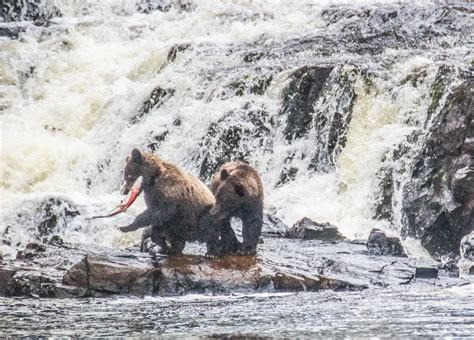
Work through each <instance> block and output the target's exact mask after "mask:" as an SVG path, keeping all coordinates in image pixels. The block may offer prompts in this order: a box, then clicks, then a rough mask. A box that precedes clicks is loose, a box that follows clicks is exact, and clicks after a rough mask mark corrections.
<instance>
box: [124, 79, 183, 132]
mask: <svg viewBox="0 0 474 340" xmlns="http://www.w3.org/2000/svg"><path fill="white" fill-rule="evenodd" d="M174 92H175V90H174V89H164V88H162V87H160V86H158V87H156V88H155V89H154V90H153V91H152V92H151V94H150V97H149V98H148V99H147V100H145V102H144V103H143V105H142V107H141V108H140V110H139V111H138V113H137V114H136V115H135V116H133V117H132V118H131V119H130V124H136V123H137V122H139V121H140V120H141V118H143V117H144V116H145V115H146V114H148V113H149V112H150V111H152V110H154V109H156V108H159V107H160V106H161V105H163V104H164V103H165V102H166V101H167V100H168V99H170V98H171V97H172V96H173V95H174Z"/></svg>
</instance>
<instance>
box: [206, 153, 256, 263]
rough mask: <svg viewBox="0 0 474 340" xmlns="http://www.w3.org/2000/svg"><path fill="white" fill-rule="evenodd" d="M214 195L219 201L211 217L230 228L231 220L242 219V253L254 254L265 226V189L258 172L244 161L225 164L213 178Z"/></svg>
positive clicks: (212, 210) (212, 189)
mask: <svg viewBox="0 0 474 340" xmlns="http://www.w3.org/2000/svg"><path fill="white" fill-rule="evenodd" d="M211 191H212V193H213V194H214V196H215V198H216V203H215V204H214V206H213V207H212V209H211V215H213V216H215V217H216V219H217V220H220V221H221V222H220V223H223V225H230V218H231V217H237V218H239V219H240V220H241V221H242V238H243V242H242V244H239V248H240V249H239V252H240V253H242V254H249V255H250V254H255V253H256V251H257V244H258V240H259V238H260V235H261V233H262V224H263V185H262V180H261V178H260V176H259V174H258V173H257V171H256V170H255V169H254V168H253V167H251V166H250V165H248V164H246V163H244V162H241V161H236V162H229V163H226V164H224V165H222V166H221V167H220V168H219V170H218V171H217V172H216V173H215V174H214V175H213V177H212V183H211Z"/></svg>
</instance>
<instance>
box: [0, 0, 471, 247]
mask: <svg viewBox="0 0 474 340" xmlns="http://www.w3.org/2000/svg"><path fill="white" fill-rule="evenodd" d="M11 3H13V2H9V1H7V2H6V4H2V5H0V7H1V14H2V18H3V20H4V21H5V22H1V21H0V120H1V124H2V137H1V143H2V146H1V159H0V167H1V181H0V186H1V191H2V195H1V196H2V197H1V210H2V223H1V224H0V238H2V239H3V246H2V247H3V248H4V253H5V254H10V255H11V254H14V253H15V251H16V249H17V248H18V247H19V246H20V245H24V244H25V243H27V242H29V241H31V240H35V239H36V240H38V239H40V240H41V239H43V238H44V237H46V236H47V234H48V233H49V232H53V233H56V234H59V235H60V236H61V237H62V238H64V240H66V241H70V242H87V243H96V244H101V245H109V246H110V245H112V246H126V245H129V244H131V243H133V242H134V241H136V240H137V239H138V237H139V236H138V234H136V233H135V234H134V235H130V234H121V233H120V232H118V231H117V230H116V228H115V227H114V226H116V225H124V224H126V223H128V222H129V221H131V220H132V219H133V216H135V215H136V214H137V213H139V212H140V211H141V210H143V209H144V203H143V202H142V201H139V202H137V203H136V204H135V205H134V206H133V207H132V208H131V209H130V210H129V211H128V212H127V213H125V214H123V215H121V216H118V217H116V218H114V219H108V220H93V221H91V220H89V219H88V217H90V216H92V215H94V214H97V213H101V212H104V211H106V210H109V209H111V208H113V207H114V206H115V205H116V204H118V203H119V202H120V200H121V199H122V197H121V195H120V193H119V190H118V189H119V184H120V182H121V179H122V170H123V167H124V162H125V158H126V157H127V155H128V154H129V152H130V150H131V149H132V148H133V147H139V148H141V149H143V150H147V151H150V152H153V153H155V154H156V155H158V156H159V157H161V158H163V159H165V160H167V161H169V162H172V163H175V164H177V165H179V166H180V167H182V168H183V169H185V170H186V171H189V172H191V173H193V174H195V175H196V176H200V178H201V179H202V180H203V181H208V180H209V177H210V175H211V174H212V173H213V172H214V171H215V170H216V169H217V167H218V166H219V165H220V164H222V163H223V162H224V161H228V160H231V159H244V160H246V161H247V162H249V163H250V164H252V165H253V166H255V167H256V168H257V169H258V171H259V172H260V173H261V175H262V178H263V181H264V186H265V193H266V202H265V210H266V211H267V212H268V213H271V214H274V215H275V216H277V217H279V218H280V219H282V220H283V221H284V222H285V223H287V224H289V225H291V224H293V223H295V222H296V221H297V220H299V219H301V218H302V217H305V216H306V217H310V218H312V219H314V220H316V221H320V222H330V223H332V224H334V225H337V226H338V227H339V228H340V230H341V232H342V233H343V234H344V235H345V236H347V237H349V238H363V237H367V235H368V233H369V232H370V230H371V229H372V228H374V227H378V228H382V229H385V230H387V231H389V232H390V233H393V234H396V235H400V234H404V233H403V230H404V225H406V223H407V217H406V211H405V210H404V204H405V203H404V202H406V190H407V189H406V188H407V183H409V182H410V179H411V178H412V175H411V172H410V171H411V170H412V169H413V163H412V161H413V160H414V159H415V158H416V155H418V154H419V153H420V152H421V151H420V150H422V149H423V148H424V145H425V144H424V143H425V141H426V140H427V138H428V136H429V134H430V131H432V130H433V126H434V125H433V124H435V123H436V122H437V118H436V117H437V115H440V114H441V112H442V110H443V103H444V102H445V101H446V100H447V98H448V95H449V93H450V91H451V89H453V88H455V87H456V86H457V85H459V84H461V83H462V82H463V79H465V76H464V75H465V74H466V72H467V71H466V70H469V69H470V68H471V69H472V61H473V59H472V54H471V53H472V51H471V50H469V48H468V47H467V45H466V44H465V43H464V42H465V38H463V37H464V34H465V32H469V30H472V20H471V21H470V20H469V15H470V13H472V9H469V8H468V5H466V6H463V5H459V6H450V5H445V4H440V3H437V2H430V1H417V2H416V3H414V4H412V3H411V2H400V3H396V4H391V3H389V2H375V1H365V2H361V3H356V4H354V3H352V2H346V1H327V2H320V3H318V4H316V3H314V2H313V1H289V0H285V1H279V2H268V1H263V0H260V1H256V0H255V1H251V0H247V1H219V2H215V1H212V2H210V1H204V0H202V1H197V0H196V1H172V0H169V1H156V2H153V1H138V0H137V1H135V2H134V1H125V0H123V1H111V0H108V1H100V2H95V1H90V0H55V1H46V0H43V1H36V2H28V3H30V5H29V6H27V7H24V8H23V10H22V11H20V12H18V10H16V9H15V7H14V6H10V5H9V4H11ZM336 4H337V6H336ZM15 13H17V14H15ZM0 20H1V19H0ZM10 20H14V21H10ZM2 35H3V36H2ZM444 70H447V71H444ZM448 71H449V72H448ZM463 77H464V78H463ZM440 87H441V88H442V90H440V91H441V92H442V93H436V89H439V88H440ZM410 169H411V170H410ZM407 234H408V236H413V235H411V234H410V233H407ZM415 254H416V251H415Z"/></svg>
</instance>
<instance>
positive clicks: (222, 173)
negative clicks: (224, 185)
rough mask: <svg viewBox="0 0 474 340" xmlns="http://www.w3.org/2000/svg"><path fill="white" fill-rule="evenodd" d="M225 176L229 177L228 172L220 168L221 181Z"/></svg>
mask: <svg viewBox="0 0 474 340" xmlns="http://www.w3.org/2000/svg"><path fill="white" fill-rule="evenodd" d="M227 177H229V172H228V171H227V170H226V169H222V170H221V181H223V180H225V179H226V178H227Z"/></svg>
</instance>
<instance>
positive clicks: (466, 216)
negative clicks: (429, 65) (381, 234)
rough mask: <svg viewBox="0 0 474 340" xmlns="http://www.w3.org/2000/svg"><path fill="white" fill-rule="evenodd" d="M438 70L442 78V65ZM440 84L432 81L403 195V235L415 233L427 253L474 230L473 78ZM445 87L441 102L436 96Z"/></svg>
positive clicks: (448, 250)
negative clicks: (425, 123)
mask: <svg viewBox="0 0 474 340" xmlns="http://www.w3.org/2000/svg"><path fill="white" fill-rule="evenodd" d="M439 72H440V74H439V75H438V79H442V77H443V75H444V74H445V73H446V72H447V71H446V69H443V68H441V69H440V71H439ZM442 86H443V83H442V82H441V81H435V83H434V85H433V91H432V100H433V103H434V104H433V105H434V106H433V107H430V108H429V111H430V112H429V117H428V120H429V121H430V124H429V132H428V135H427V138H426V140H425V141H424V146H423V148H422V151H421V152H420V154H419V155H417V156H416V157H415V159H414V160H413V167H412V172H411V176H410V180H409V182H408V183H407V185H406V187H405V191H404V201H403V212H404V214H405V216H406V224H405V225H404V226H403V230H402V233H403V235H407V236H412V237H416V238H418V239H420V240H421V243H422V245H423V246H424V247H425V248H426V249H427V250H428V251H429V252H430V253H431V254H432V255H446V254H458V253H459V244H460V241H461V239H462V237H463V236H464V235H466V234H468V233H469V232H471V231H472V230H474V158H473V157H472V155H473V154H474V129H473V126H472V124H473V123H472V118H473V115H474V101H473V93H474V90H473V89H474V79H472V77H468V76H467V78H466V79H465V80H464V81H463V82H462V83H461V84H460V85H457V86H455V87H454V88H452V89H450V90H448V89H447V88H442ZM438 87H441V88H439V89H438ZM446 92H448V93H449V94H448V95H447V98H446V100H445V101H444V102H443V100H441V99H440V98H439V96H441V94H442V93H446ZM438 105H439V107H438ZM438 110H439V111H438Z"/></svg>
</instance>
